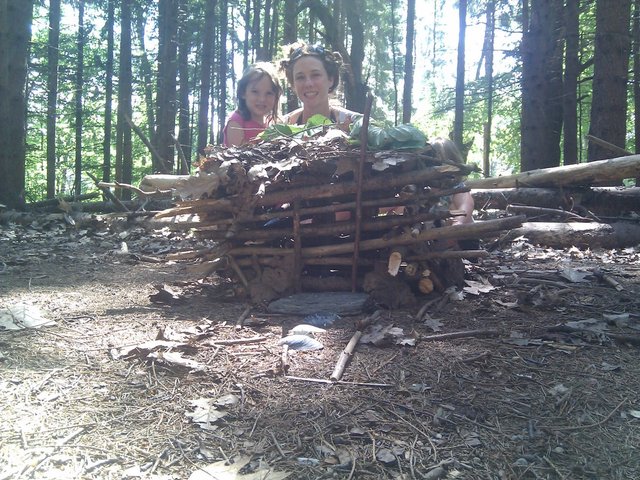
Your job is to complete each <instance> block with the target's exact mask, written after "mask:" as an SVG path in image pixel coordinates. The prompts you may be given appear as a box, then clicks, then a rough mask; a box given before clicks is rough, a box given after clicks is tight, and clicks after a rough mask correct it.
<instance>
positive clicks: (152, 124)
mask: <svg viewBox="0 0 640 480" xmlns="http://www.w3.org/2000/svg"><path fill="white" fill-rule="evenodd" d="M148 12H149V7H148V5H144V4H142V3H140V2H134V4H133V5H132V14H133V22H134V24H135V28H136V37H137V39H138V44H139V46H140V52H141V54H140V73H141V76H142V82H143V91H144V106H145V113H146V117H147V118H146V120H147V121H146V123H147V138H148V140H149V141H150V142H151V144H152V145H155V144H156V142H155V136H156V132H155V128H156V115H155V113H154V106H155V103H154V101H153V72H152V69H151V62H150V61H149V55H148V54H147V48H146V42H145V37H146V33H145V30H146V25H147V16H148Z"/></svg>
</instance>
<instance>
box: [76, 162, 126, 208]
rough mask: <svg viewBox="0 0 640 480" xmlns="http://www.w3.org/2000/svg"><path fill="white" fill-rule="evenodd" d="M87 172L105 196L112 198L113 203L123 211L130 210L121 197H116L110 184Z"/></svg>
mask: <svg viewBox="0 0 640 480" xmlns="http://www.w3.org/2000/svg"><path fill="white" fill-rule="evenodd" d="M85 173H86V174H87V176H88V177H89V178H91V180H93V183H95V184H96V187H98V188H99V189H100V190H101V191H102V193H104V196H105V197H107V198H108V199H109V200H111V201H112V202H113V204H114V205H115V206H116V207H118V209H119V210H120V211H121V212H129V211H130V210H129V209H128V208H127V207H126V206H125V205H124V203H122V202H121V201H120V199H119V198H118V197H116V196H115V195H114V194H113V193H112V192H111V190H109V186H110V185H109V184H107V183H103V182H101V181H99V180H98V178H97V177H96V176H95V175H93V174H92V173H91V172H85Z"/></svg>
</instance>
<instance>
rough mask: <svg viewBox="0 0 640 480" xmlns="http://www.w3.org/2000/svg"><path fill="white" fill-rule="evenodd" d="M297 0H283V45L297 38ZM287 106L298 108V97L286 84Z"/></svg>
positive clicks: (291, 109)
mask: <svg viewBox="0 0 640 480" xmlns="http://www.w3.org/2000/svg"><path fill="white" fill-rule="evenodd" d="M297 3H298V2H297V0H284V9H283V12H282V15H283V19H282V24H283V25H282V28H283V32H282V42H283V45H289V44H291V43H293V42H295V41H296V40H297V39H298V10H297ZM286 88H287V90H286V92H287V106H286V111H287V112H292V111H294V110H295V109H296V108H298V99H297V97H296V96H295V94H294V93H293V90H291V87H289V85H288V84H287V86H286Z"/></svg>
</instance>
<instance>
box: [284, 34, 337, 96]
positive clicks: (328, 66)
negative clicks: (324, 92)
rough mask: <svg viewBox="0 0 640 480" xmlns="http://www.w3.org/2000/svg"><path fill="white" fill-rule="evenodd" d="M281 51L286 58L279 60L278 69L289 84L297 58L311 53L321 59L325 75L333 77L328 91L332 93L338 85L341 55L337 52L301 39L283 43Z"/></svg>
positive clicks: (291, 82) (291, 80)
mask: <svg viewBox="0 0 640 480" xmlns="http://www.w3.org/2000/svg"><path fill="white" fill-rule="evenodd" d="M283 52H285V56H286V58H285V59H284V60H282V61H280V69H281V70H283V71H284V73H285V75H286V77H287V81H288V82H289V84H290V85H293V65H294V64H295V63H296V61H297V60H298V59H300V58H302V57H305V56H309V55H312V56H314V57H317V58H318V59H319V60H320V61H322V64H323V65H324V69H325V70H326V71H327V75H328V76H329V77H330V78H333V84H332V85H331V88H330V89H329V93H333V92H334V91H335V89H336V88H337V87H338V84H339V83H340V70H341V68H342V65H343V63H342V55H340V54H339V53H338V52H331V51H330V50H327V49H325V48H324V47H323V46H322V45H318V44H314V45H308V44H306V43H305V42H301V41H298V42H296V43H292V44H291V45H285V46H284V47H283Z"/></svg>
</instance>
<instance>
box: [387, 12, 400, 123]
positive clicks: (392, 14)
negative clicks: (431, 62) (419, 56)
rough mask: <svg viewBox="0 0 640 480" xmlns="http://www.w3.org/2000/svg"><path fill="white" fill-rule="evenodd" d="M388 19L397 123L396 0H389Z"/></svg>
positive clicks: (394, 118)
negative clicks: (389, 22)
mask: <svg viewBox="0 0 640 480" xmlns="http://www.w3.org/2000/svg"><path fill="white" fill-rule="evenodd" d="M389 3H390V12H389V13H390V15H389V17H390V21H391V62H392V66H391V73H392V75H393V124H394V125H397V124H398V116H399V113H400V112H399V110H400V99H399V95H398V74H399V73H400V72H399V71H398V25H397V16H396V10H397V0H391V2H389Z"/></svg>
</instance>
